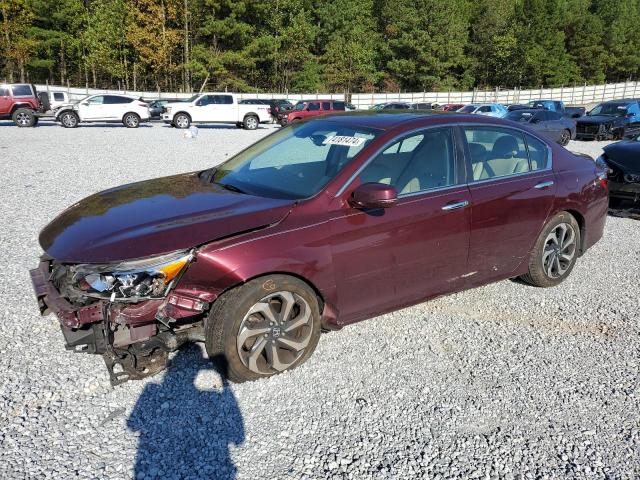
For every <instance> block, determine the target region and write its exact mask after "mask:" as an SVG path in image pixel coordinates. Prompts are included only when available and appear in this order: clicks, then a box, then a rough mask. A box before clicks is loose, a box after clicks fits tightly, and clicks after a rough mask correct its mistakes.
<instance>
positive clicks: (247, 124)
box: [242, 115, 260, 130]
mask: <svg viewBox="0 0 640 480" xmlns="http://www.w3.org/2000/svg"><path fill="white" fill-rule="evenodd" d="M242 123H243V126H244V128H245V129H246V130H255V129H256V128H258V124H259V123H260V122H259V121H258V117H256V116H255V115H247V116H246V117H244V122H242Z"/></svg>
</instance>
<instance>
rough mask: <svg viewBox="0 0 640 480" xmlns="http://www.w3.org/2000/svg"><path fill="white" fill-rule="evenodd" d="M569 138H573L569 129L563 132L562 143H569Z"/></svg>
mask: <svg viewBox="0 0 640 480" xmlns="http://www.w3.org/2000/svg"><path fill="white" fill-rule="evenodd" d="M569 140H571V134H570V133H569V132H568V131H567V130H565V131H564V132H562V136H561V137H560V145H562V146H564V145H568V144H569Z"/></svg>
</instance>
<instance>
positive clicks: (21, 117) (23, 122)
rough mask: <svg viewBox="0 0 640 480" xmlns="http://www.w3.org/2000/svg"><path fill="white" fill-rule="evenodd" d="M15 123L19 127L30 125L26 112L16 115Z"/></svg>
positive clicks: (29, 118)
mask: <svg viewBox="0 0 640 480" xmlns="http://www.w3.org/2000/svg"><path fill="white" fill-rule="evenodd" d="M16 123H17V124H18V125H20V126H21V127H26V126H28V125H29V124H30V123H31V116H30V115H29V114H28V113H26V112H19V113H18V114H16Z"/></svg>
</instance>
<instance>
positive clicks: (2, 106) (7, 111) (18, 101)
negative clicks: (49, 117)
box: [0, 83, 41, 127]
mask: <svg viewBox="0 0 640 480" xmlns="http://www.w3.org/2000/svg"><path fill="white" fill-rule="evenodd" d="M40 110H41V104H40V101H39V99H38V94H37V92H36V87H35V85H30V84H28V83H14V84H0V120H5V119H11V120H13V122H14V123H15V124H16V125H17V126H18V127H34V126H36V125H37V124H38V112H39V111H40Z"/></svg>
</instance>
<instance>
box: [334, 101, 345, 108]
mask: <svg viewBox="0 0 640 480" xmlns="http://www.w3.org/2000/svg"><path fill="white" fill-rule="evenodd" d="M344 105H345V104H344V102H333V109H334V110H344V108H345V107H344Z"/></svg>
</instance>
